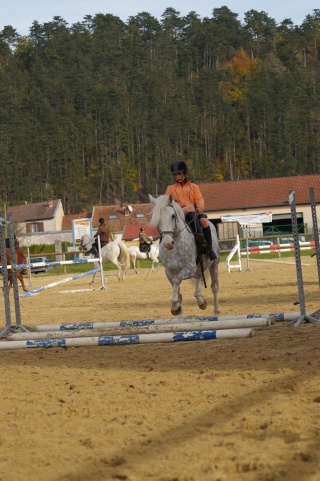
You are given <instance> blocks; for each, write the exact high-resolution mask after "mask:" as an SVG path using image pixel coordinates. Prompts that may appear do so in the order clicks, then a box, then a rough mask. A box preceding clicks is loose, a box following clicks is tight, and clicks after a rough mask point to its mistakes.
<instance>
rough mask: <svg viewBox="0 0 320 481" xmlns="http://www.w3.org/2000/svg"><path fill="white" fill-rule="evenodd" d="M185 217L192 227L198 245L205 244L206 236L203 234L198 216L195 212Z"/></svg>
mask: <svg viewBox="0 0 320 481" xmlns="http://www.w3.org/2000/svg"><path fill="white" fill-rule="evenodd" d="M185 217H186V222H187V224H188V226H189V227H190V229H191V231H192V234H193V235H194V237H195V239H196V241H197V242H198V244H200V245H202V244H204V235H203V232H202V226H201V224H200V221H199V218H198V216H197V214H196V213H195V212H188V213H187V214H186V216H185ZM194 221H196V222H194ZM195 224H196V225H195Z"/></svg>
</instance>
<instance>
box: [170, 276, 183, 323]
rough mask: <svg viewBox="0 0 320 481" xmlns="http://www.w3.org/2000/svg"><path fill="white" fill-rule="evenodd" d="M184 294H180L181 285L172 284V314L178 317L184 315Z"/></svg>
mask: <svg viewBox="0 0 320 481" xmlns="http://www.w3.org/2000/svg"><path fill="white" fill-rule="evenodd" d="M181 303H182V294H181V292H180V283H176V282H175V283H172V295H171V314H172V315H173V316H178V315H179V314H182V304H181Z"/></svg>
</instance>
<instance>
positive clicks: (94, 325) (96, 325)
mask: <svg viewBox="0 0 320 481" xmlns="http://www.w3.org/2000/svg"><path fill="white" fill-rule="evenodd" d="M261 318H264V319H270V320H271V323H273V322H274V317H273V316H272V315H269V314H265V315H256V314H248V315H243V316H213V317H192V318H174V319H172V318H171V319H146V320H131V321H110V322H80V323H69V324H41V325H39V326H35V327H34V330H35V331H38V332H39V331H41V332H43V331H64V332H66V331H76V330H78V329H98V330H99V329H105V328H109V327H128V326H150V325H162V324H181V323H184V322H186V323H189V322H195V321H207V322H212V323H213V327H214V326H215V323H216V322H217V321H228V322H229V321H232V320H236V319H261Z"/></svg>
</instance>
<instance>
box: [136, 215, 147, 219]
mask: <svg viewBox="0 0 320 481" xmlns="http://www.w3.org/2000/svg"><path fill="white" fill-rule="evenodd" d="M136 217H138V219H143V217H145V215H144V214H136Z"/></svg>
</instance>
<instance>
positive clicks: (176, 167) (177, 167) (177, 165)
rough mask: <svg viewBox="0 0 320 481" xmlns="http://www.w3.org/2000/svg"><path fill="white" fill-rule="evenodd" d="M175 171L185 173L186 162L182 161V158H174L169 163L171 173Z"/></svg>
mask: <svg viewBox="0 0 320 481" xmlns="http://www.w3.org/2000/svg"><path fill="white" fill-rule="evenodd" d="M176 172H184V175H187V173H188V167H187V164H186V163H185V162H183V160H176V161H175V162H173V164H172V165H171V173H172V174H174V173H176Z"/></svg>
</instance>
